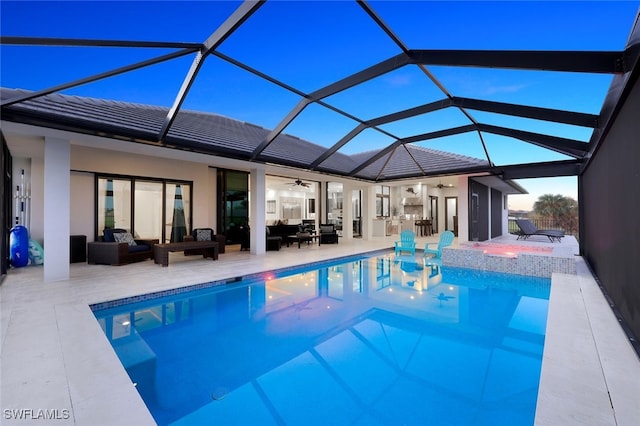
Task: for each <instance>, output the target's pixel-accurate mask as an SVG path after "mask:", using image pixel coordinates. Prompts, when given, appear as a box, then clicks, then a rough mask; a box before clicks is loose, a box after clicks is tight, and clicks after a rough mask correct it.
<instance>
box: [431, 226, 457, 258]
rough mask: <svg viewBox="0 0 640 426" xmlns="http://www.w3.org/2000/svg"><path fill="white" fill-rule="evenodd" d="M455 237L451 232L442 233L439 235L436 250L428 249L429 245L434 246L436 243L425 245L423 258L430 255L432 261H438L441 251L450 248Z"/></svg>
mask: <svg viewBox="0 0 640 426" xmlns="http://www.w3.org/2000/svg"><path fill="white" fill-rule="evenodd" d="M454 238H455V235H453V232H451V231H444V232H443V233H442V234H441V235H440V241H438V243H437V244H438V246H437V247H436V248H430V247H429V246H431V245H434V246H435V245H436V243H427V244H425V246H424V256H428V255H432V258H434V259H440V258H441V257H442V249H443V248H445V247H447V246H450V245H451V244H452V243H453V239H454Z"/></svg>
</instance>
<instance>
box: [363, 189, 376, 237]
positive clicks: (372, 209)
mask: <svg viewBox="0 0 640 426" xmlns="http://www.w3.org/2000/svg"><path fill="white" fill-rule="evenodd" d="M375 218H376V187H375V186H374V185H369V186H367V187H365V188H363V190H362V239H363V240H370V239H371V238H372V237H373V220H374V219H375Z"/></svg>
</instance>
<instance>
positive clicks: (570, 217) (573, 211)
mask: <svg viewBox="0 0 640 426" xmlns="http://www.w3.org/2000/svg"><path fill="white" fill-rule="evenodd" d="M533 212H534V216H535V217H536V218H538V219H543V220H548V221H549V222H550V226H551V227H558V228H561V229H564V230H565V231H566V232H567V233H575V231H576V230H577V228H578V202H577V201H576V200H574V199H573V198H571V197H566V196H564V195H560V194H556V195H552V194H545V195H541V196H540V197H539V198H538V201H536V202H535V203H534V204H533Z"/></svg>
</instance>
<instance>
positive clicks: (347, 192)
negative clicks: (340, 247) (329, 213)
mask: <svg viewBox="0 0 640 426" xmlns="http://www.w3.org/2000/svg"><path fill="white" fill-rule="evenodd" d="M352 198H353V187H352V186H351V185H349V184H346V183H344V184H342V206H343V207H342V238H344V239H345V240H352V239H353V199H352Z"/></svg>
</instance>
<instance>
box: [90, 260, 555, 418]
mask: <svg viewBox="0 0 640 426" xmlns="http://www.w3.org/2000/svg"><path fill="white" fill-rule="evenodd" d="M549 291H550V280H549V279H547V278H539V277H525V276H515V275H506V274H501V273H492V272H479V271H473V270H469V269H462V268H447V267H441V268H437V267H434V268H431V267H429V266H425V265H424V263H423V261H422V258H421V257H420V256H418V257H417V258H412V257H400V256H399V257H395V256H394V255H393V254H381V255H377V256H372V257H356V258H351V259H348V260H340V261H332V262H327V263H324V264H319V265H314V266H312V267H305V268H299V269H292V270H287V271H281V272H273V273H265V274H260V275H259V276H254V277H251V278H250V279H247V280H241V281H238V282H235V283H231V284H228V285H225V286H215V287H210V288H201V289H198V290H194V291H189V292H182V291H179V292H177V293H179V294H171V295H166V296H161V297H156V296H157V295H152V296H149V298H148V299H147V300H141V301H139V302H136V303H134V304H124V305H121V306H116V307H110V308H106V309H98V308H100V307H101V306H95V307H94V309H95V310H94V313H95V315H96V317H97V319H98V321H99V323H100V325H101V326H102V329H103V330H104V331H105V334H106V335H107V337H108V338H109V340H110V342H111V343H112V345H113V347H114V349H115V351H116V353H117V354H118V356H119V358H120V360H121V362H122V363H123V365H124V366H125V368H126V369H127V372H128V373H129V375H130V377H131V379H132V381H133V382H134V383H136V386H137V389H138V391H139V393H140V395H141V396H142V397H143V399H144V401H145V403H146V404H147V406H148V407H149V410H150V411H151V413H152V414H153V416H154V418H155V420H156V421H157V422H158V423H159V424H178V425H180V424H203V423H213V422H215V423H216V424H252V425H256V424H260V425H261V424H289V425H296V424H304V425H309V424H367V425H369V424H380V425H387V424H448V425H449V424H465V425H469V424H476V425H484V424H487V425H488V424H491V425H494V424H510V425H515V424H522V425H525V424H533V422H534V416H535V406H536V399H537V392H538V382H539V376H540V367H541V363H542V351H543V346H544V332H545V327H546V314H547V306H548V298H549Z"/></svg>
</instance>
